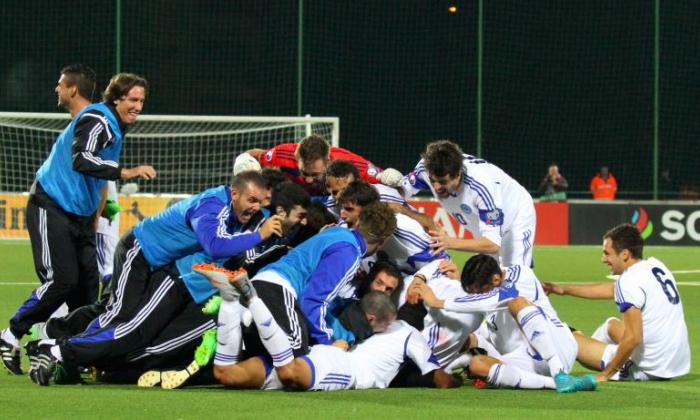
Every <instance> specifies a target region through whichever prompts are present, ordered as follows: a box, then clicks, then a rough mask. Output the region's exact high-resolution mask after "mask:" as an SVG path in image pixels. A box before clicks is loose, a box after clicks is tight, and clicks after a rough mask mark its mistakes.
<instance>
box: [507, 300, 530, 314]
mask: <svg viewBox="0 0 700 420" xmlns="http://www.w3.org/2000/svg"><path fill="white" fill-rule="evenodd" d="M531 305H532V303H530V301H529V300H527V299H526V298H524V297H522V296H518V297H516V298H514V299H512V300H510V301H509V302H508V309H510V313H511V314H512V315H513V316H517V315H518V312H520V311H522V310H523V309H525V308H527V307H528V306H531Z"/></svg>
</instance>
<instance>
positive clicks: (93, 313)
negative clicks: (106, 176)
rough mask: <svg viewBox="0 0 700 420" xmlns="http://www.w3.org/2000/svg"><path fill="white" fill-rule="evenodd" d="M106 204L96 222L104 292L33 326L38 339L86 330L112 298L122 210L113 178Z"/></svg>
mask: <svg viewBox="0 0 700 420" xmlns="http://www.w3.org/2000/svg"><path fill="white" fill-rule="evenodd" d="M103 193H104V198H105V200H104V201H103V205H100V207H99V208H98V213H99V214H100V217H99V218H98V219H99V220H98V222H97V236H96V239H97V241H96V242H97V267H98V270H99V273H100V279H101V283H102V294H101V296H99V298H98V301H97V302H95V303H91V304H89V305H85V306H81V307H80V308H78V309H76V310H74V311H72V312H70V313H69V314H68V315H66V316H64V317H60V318H58V317H52V318H49V319H48V320H47V321H46V322H39V323H37V324H34V327H32V336H33V337H35V338H38V339H46V338H60V337H70V336H72V335H76V334H80V333H81V332H83V331H85V328H87V326H88V325H89V324H90V322H91V321H92V320H93V319H95V318H96V317H97V316H99V315H100V314H102V313H103V312H104V309H105V305H106V304H107V300H108V299H109V284H110V282H111V280H112V270H113V267H114V265H113V262H114V251H115V250H116V247H117V243H118V242H119V211H120V208H119V206H118V204H117V202H118V201H117V200H118V196H117V187H116V184H115V182H114V181H109V182H108V183H107V185H105V187H104V190H103Z"/></svg>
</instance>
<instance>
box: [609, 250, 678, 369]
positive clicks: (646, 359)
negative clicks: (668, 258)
mask: <svg viewBox="0 0 700 420" xmlns="http://www.w3.org/2000/svg"><path fill="white" fill-rule="evenodd" d="M615 303H617V305H618V306H619V308H620V312H624V311H626V310H627V309H629V308H630V307H635V308H638V309H640V310H641V313H642V330H643V334H642V343H641V344H640V345H639V346H638V347H637V348H636V349H635V350H634V352H632V355H631V356H630V359H631V360H632V361H633V362H634V363H635V365H637V367H638V368H639V369H641V370H642V371H644V372H645V373H647V374H650V375H653V376H655V377H658V378H673V377H676V376H680V375H684V374H686V373H688V372H689V371H690V345H689V343H688V327H687V326H686V323H685V318H684V316H683V303H682V302H681V296H680V294H679V293H678V287H677V286H676V280H675V279H674V278H673V274H672V273H671V270H669V269H668V267H666V266H665V265H664V264H663V263H662V262H661V261H659V260H657V259H656V258H649V259H647V260H644V261H640V262H638V263H636V264H634V265H633V266H631V267H629V268H628V269H627V270H625V272H624V273H622V275H620V277H619V278H618V279H617V281H616V282H615Z"/></svg>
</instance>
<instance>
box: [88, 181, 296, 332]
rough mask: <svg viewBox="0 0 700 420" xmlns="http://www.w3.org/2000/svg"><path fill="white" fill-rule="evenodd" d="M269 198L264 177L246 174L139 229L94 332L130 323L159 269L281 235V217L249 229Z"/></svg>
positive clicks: (128, 239) (119, 262) (129, 240)
mask: <svg viewBox="0 0 700 420" xmlns="http://www.w3.org/2000/svg"><path fill="white" fill-rule="evenodd" d="M266 196H267V184H266V182H265V180H264V178H263V177H262V175H260V173H258V172H255V171H247V172H241V173H240V174H238V175H236V176H235V177H233V180H232V181H231V185H230V186H219V187H214V188H210V189H208V190H205V191H203V192H201V193H199V194H196V195H194V196H192V197H189V198H187V199H185V200H182V201H179V202H177V203H176V204H174V205H172V206H170V207H168V208H167V209H165V210H164V211H162V212H161V213H159V214H157V215H155V216H152V217H147V218H146V219H144V220H143V221H142V222H141V223H139V224H138V225H136V226H135V227H134V229H133V230H132V231H131V232H129V233H127V234H125V235H124V237H122V239H121V240H120V241H119V245H118V246H117V251H116V256H115V267H114V277H113V282H112V295H111V297H110V300H109V303H108V305H107V310H106V312H105V313H103V314H102V315H100V316H99V318H97V319H96V320H95V321H94V322H93V324H92V325H91V328H95V329H97V328H101V327H105V326H107V325H109V324H110V323H111V322H115V321H123V320H126V319H130V318H131V316H132V315H133V314H134V312H135V311H136V308H137V305H139V304H140V302H141V297H142V295H143V293H144V291H145V290H146V288H147V287H148V278H149V275H150V273H151V272H152V271H153V270H155V269H157V268H160V267H164V266H166V265H168V264H170V263H172V262H174V261H176V260H178V259H179V258H182V257H185V256H187V255H191V254H194V253H196V252H199V251H204V252H205V253H206V254H207V255H209V256H210V257H212V258H214V259H219V258H228V257H232V256H234V255H238V254H239V253H241V252H243V251H246V250H248V249H251V248H253V247H254V246H255V245H257V244H258V243H260V242H261V241H263V240H266V239H267V238H269V237H270V236H272V235H277V236H280V235H282V225H281V218H280V216H277V215H272V216H270V217H269V218H268V219H267V220H265V221H264V222H261V223H260V225H259V226H256V227H254V228H252V229H251V227H250V226H249V222H250V221H251V218H252V217H253V216H254V215H255V214H256V213H257V212H258V211H259V210H260V207H261V204H262V202H263V201H264V200H265V198H266Z"/></svg>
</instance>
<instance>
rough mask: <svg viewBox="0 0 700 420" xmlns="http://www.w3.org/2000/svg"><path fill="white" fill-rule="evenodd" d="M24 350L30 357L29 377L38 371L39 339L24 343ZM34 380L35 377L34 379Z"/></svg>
mask: <svg viewBox="0 0 700 420" xmlns="http://www.w3.org/2000/svg"><path fill="white" fill-rule="evenodd" d="M24 351H25V352H26V353H27V358H28V359H29V371H28V372H27V373H28V374H29V377H30V378H31V377H32V375H34V374H35V373H36V364H37V357H39V340H34V341H30V342H28V343H27V344H25V345H24ZM32 380H33V379H32Z"/></svg>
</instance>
